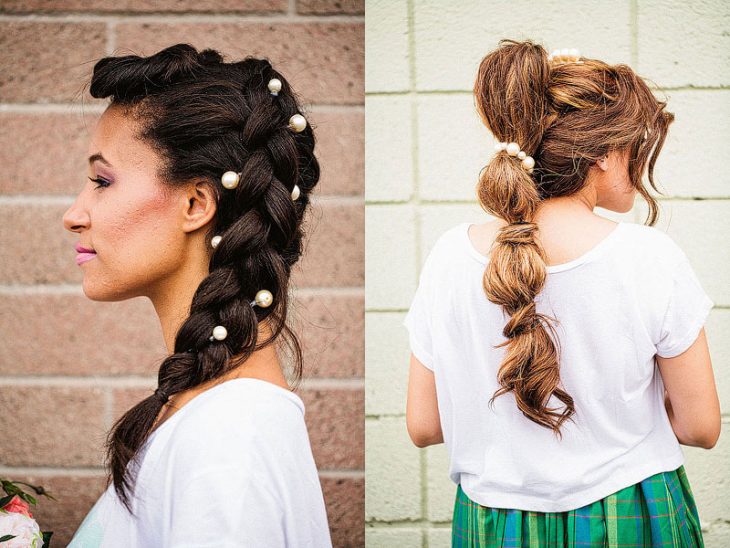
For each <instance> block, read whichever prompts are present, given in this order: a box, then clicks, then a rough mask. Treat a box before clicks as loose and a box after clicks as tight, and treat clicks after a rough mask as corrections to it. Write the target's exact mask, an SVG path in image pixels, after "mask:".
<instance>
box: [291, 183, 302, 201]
mask: <svg viewBox="0 0 730 548" xmlns="http://www.w3.org/2000/svg"><path fill="white" fill-rule="evenodd" d="M300 195H301V192H300V190H299V185H294V188H293V189H292V191H291V199H292V200H293V201H295V202H296V201H297V200H298V199H299V196H300Z"/></svg>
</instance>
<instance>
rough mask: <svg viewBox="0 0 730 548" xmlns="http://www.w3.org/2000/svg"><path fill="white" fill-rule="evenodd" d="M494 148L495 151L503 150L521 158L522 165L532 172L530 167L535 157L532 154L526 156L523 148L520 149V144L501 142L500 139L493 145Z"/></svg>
mask: <svg viewBox="0 0 730 548" xmlns="http://www.w3.org/2000/svg"><path fill="white" fill-rule="evenodd" d="M494 150H496V151H497V152H500V151H502V150H505V151H507V154H509V155H510V156H517V158H519V159H520V160H522V162H521V164H522V167H523V168H525V170H526V171H527V173H530V174H532V169H533V168H534V167H535V159H534V158H533V157H532V156H528V155H527V153H526V152H525V151H524V150H521V149H520V145H518V144H517V143H503V142H501V141H500V142H499V143H497V144H496V145H494Z"/></svg>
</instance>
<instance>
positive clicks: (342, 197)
mask: <svg viewBox="0 0 730 548" xmlns="http://www.w3.org/2000/svg"><path fill="white" fill-rule="evenodd" d="M74 200H76V196H69V195H66V194H57V195H54V194H36V195H33V194H0V206H4V205H71V204H73V202H74ZM310 203H311V204H312V205H328V206H329V205H336V206H352V205H357V206H364V205H365V198H364V197H363V195H362V194H322V195H317V194H316V193H315V194H311V195H310Z"/></svg>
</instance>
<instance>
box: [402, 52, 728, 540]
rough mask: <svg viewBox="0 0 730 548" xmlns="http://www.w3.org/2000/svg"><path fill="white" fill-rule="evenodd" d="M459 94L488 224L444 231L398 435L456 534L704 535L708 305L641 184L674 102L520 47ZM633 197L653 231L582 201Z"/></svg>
mask: <svg viewBox="0 0 730 548" xmlns="http://www.w3.org/2000/svg"><path fill="white" fill-rule="evenodd" d="M563 53H564V52H563ZM573 53H575V52H573ZM474 94H475V97H476V104H477V108H478V111H479V113H480V116H481V117H482V119H483V121H484V123H485V124H486V126H487V128H488V129H489V130H490V131H491V132H492V133H493V134H494V136H495V138H496V139H497V140H498V141H499V143H498V144H497V145H496V147H495V148H496V150H497V151H496V153H495V155H494V157H493V158H492V159H491V161H490V162H489V164H488V165H487V166H486V167H485V168H484V169H483V171H482V173H481V175H480V181H479V185H478V196H479V201H480V203H481V205H482V207H483V208H484V209H485V210H486V211H487V212H489V213H491V214H493V215H494V216H496V217H497V218H498V219H497V220H495V221H492V222H487V223H484V224H482V225H470V224H468V223H462V224H460V225H458V226H455V227H453V228H451V229H450V230H448V231H447V232H445V233H444V234H443V235H442V236H441V237H440V238H439V240H438V241H437V242H436V244H435V245H434V247H433V249H432V250H431V252H430V254H429V256H428V258H427V260H426V262H425V265H424V267H423V270H422V272H421V276H420V283H419V286H418V290H417V292H416V295H415V297H414V299H413V303H412V306H411V308H410V310H409V312H408V314H407V316H406V319H405V322H404V323H405V325H406V326H407V327H408V329H409V334H410V344H411V349H412V355H411V365H410V379H409V386H408V403H407V426H408V431H409V434H410V436H411V438H412V440H413V442H414V443H415V444H416V445H417V446H419V447H424V446H427V445H431V444H436V443H442V442H443V443H445V444H446V448H447V450H448V453H449V457H450V470H449V475H450V478H451V479H452V480H453V481H454V482H455V483H456V484H457V485H458V487H457V493H456V500H455V504H454V519H453V523H452V543H453V546H459V547H461V546H523V545H524V546H526V545H527V544H528V543H529V545H530V546H538V545H539V546H589V545H590V546H604V545H608V546H618V545H621V546H702V545H703V540H702V533H701V530H700V524H699V516H698V511H697V508H696V505H695V502H694V499H693V496H692V491H691V488H690V484H689V482H688V479H687V475H686V474H685V470H684V467H683V462H684V459H683V453H682V450H681V448H680V444H684V445H689V446H695V447H704V448H707V449H710V448H712V447H713V446H714V445H715V443H716V441H717V439H718V436H719V433H720V407H719V401H718V396H717V391H716V388H715V383H714V378H713V373H712V366H711V362H710V355H709V351H708V345H707V340H706V338H705V333H704V327H703V325H704V322H705V319H706V317H707V314H708V313H709V311H710V309H711V308H712V306H713V304H714V303H713V302H712V301H711V300H710V298H709V297H708V296H707V295H706V293H705V292H704V291H703V289H702V287H701V286H700V283H699V282H698V280H697V277H696V275H695V273H694V271H693V269H692V267H691V266H690V263H689V262H688V259H687V256H686V255H685V254H684V252H683V251H682V250H681V249H680V248H679V247H678V246H677V245H676V244H675V243H674V241H673V240H672V239H671V238H670V237H669V236H668V235H666V234H665V233H664V232H662V231H660V230H659V229H657V228H655V227H654V226H653V225H654V224H655V222H656V219H657V210H658V207H657V204H656V202H655V201H654V199H653V198H652V197H651V196H650V195H649V193H648V192H647V190H646V189H645V188H644V186H643V185H642V181H641V178H642V174H643V172H644V169H645V167H646V165H647V162H648V173H649V181H650V182H651V185H652V187H654V188H655V189H656V186H655V185H654V180H653V168H654V164H655V162H656V158H657V156H658V154H659V152H660V150H661V147H662V145H663V142H664V139H665V137H666V132H667V128H668V126H669V124H670V123H671V121H672V120H673V115H672V114H671V113H669V112H665V111H664V108H665V106H666V103H663V102H660V101H658V100H657V99H656V98H655V97H654V96H653V95H652V93H651V91H650V89H649V88H648V86H647V85H646V84H645V83H644V82H643V81H642V80H641V79H640V78H639V77H638V76H637V75H636V74H635V73H634V72H633V71H632V70H631V69H630V68H629V67H628V66H626V65H614V66H611V65H608V64H606V63H603V62H601V61H598V60H595V59H587V58H580V57H578V56H574V55H572V54H571V55H560V54H556V55H548V53H547V52H546V51H545V49H543V47H541V46H539V45H536V44H534V43H533V42H532V41H529V40H528V41H524V42H516V41H512V40H503V41H502V42H501V43H500V47H499V48H498V49H496V50H495V51H493V52H491V53H490V54H488V55H487V56H486V57H485V58H484V59H483V60H482V62H481V65H480V68H479V74H478V77H477V80H476V83H475V86H474ZM514 143H516V144H514ZM652 150H653V152H652ZM650 154H651V158H649V157H650ZM637 192H638V193H640V194H641V195H642V196H643V197H644V198H645V199H646V201H647V202H648V205H649V208H650V215H649V217H650V218H649V222H648V225H637V224H630V223H625V222H619V223H615V222H612V221H609V220H607V219H605V218H602V217H600V216H598V215H596V214H595V213H594V212H593V209H594V208H595V207H596V206H600V207H602V208H605V209H608V210H611V211H615V212H617V213H625V212H628V211H630V210H631V208H632V206H633V203H634V197H635V195H636V193H637Z"/></svg>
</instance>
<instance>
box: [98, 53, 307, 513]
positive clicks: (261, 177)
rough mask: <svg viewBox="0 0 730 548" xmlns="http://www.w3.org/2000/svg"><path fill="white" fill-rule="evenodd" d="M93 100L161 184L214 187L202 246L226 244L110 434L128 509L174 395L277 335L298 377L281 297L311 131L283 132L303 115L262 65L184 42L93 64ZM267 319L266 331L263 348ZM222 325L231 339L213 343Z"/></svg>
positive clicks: (294, 249) (115, 477)
mask: <svg viewBox="0 0 730 548" xmlns="http://www.w3.org/2000/svg"><path fill="white" fill-rule="evenodd" d="M274 78H275V79H278V80H279V81H280V82H281V89H280V90H279V91H278V94H276V95H274V94H272V93H271V92H270V91H269V89H268V87H267V86H268V83H269V81H270V80H272V79H274ZM90 93H91V95H92V96H93V97H96V98H105V97H109V98H111V104H114V105H118V106H120V107H122V108H123V109H124V113H125V115H130V116H132V117H133V118H134V119H135V120H137V121H139V122H140V128H141V129H140V133H139V136H138V137H139V138H140V139H142V140H143V141H145V142H147V143H148V144H149V145H151V146H152V147H153V149H154V150H155V151H156V152H157V153H158V154H159V155H160V157H161V158H162V159H163V162H162V167H161V168H160V172H159V173H158V174H157V176H158V178H159V179H160V181H162V182H163V184H165V185H168V186H170V187H175V186H177V185H181V184H183V183H186V182H189V181H191V180H203V181H208V182H209V183H210V186H211V188H212V189H214V193H215V200H216V205H217V208H216V215H215V217H214V219H213V221H212V222H211V223H210V224H211V225H212V226H211V227H210V229H209V232H208V234H207V238H206V242H208V243H210V241H211V238H212V236H213V235H214V234H215V235H219V236H221V238H220V241H219V243H217V245H216V246H215V247H212V246H211V247H210V248H209V249H211V250H212V252H211V255H210V262H209V274H208V276H207V277H206V278H205V279H204V280H203V281H202V282H201V283H200V286H199V287H198V289H197V291H196V292H195V294H194V296H193V300H192V304H191V306H190V315H189V316H188V318H187V319H186V320H185V321H184V323H183V324H182V326H181V327H180V329H179V331H178V332H177V335H176V338H175V346H174V353H173V354H171V355H169V356H167V357H166V358H165V359H164V360H163V362H162V364H161V365H160V368H159V373H158V388H157V390H156V391H155V393H154V394H152V395H150V396H149V397H147V398H145V399H144V400H142V401H141V402H140V403H138V404H137V405H135V406H134V407H132V408H131V409H130V410H129V411H127V412H126V413H125V414H124V415H123V416H122V417H121V418H120V419H119V420H118V421H117V422H116V423H115V424H114V426H113V427H112V430H111V432H110V433H109V436H108V438H107V442H106V450H107V461H108V464H109V466H110V474H111V480H112V481H113V483H114V488H115V490H116V492H117V494H118V495H119V497H120V499H121V500H122V502H123V503H124V505H125V506H126V508H127V509H128V510H129V511H130V513H131V512H132V510H131V503H130V500H129V498H130V497H129V492H130V491H131V490H132V488H133V485H134V475H133V472H132V467H131V466H130V467H128V464H129V463H130V461H132V460H133V459H134V457H135V455H136V454H137V452H138V450H139V448H140V447H141V446H142V444H143V443H144V442H145V440H146V439H147V437H148V436H149V434H150V431H151V429H152V427H153V426H154V423H155V419H156V418H157V416H158V414H159V412H160V411H161V409H162V407H163V405H164V404H165V402H166V401H167V399H168V398H169V397H170V396H172V395H173V394H175V393H178V392H181V391H183V390H186V389H189V388H192V387H195V386H198V385H200V384H202V383H205V382H206V381H210V380H211V379H215V378H218V377H220V376H222V375H223V374H225V373H226V372H227V371H230V370H232V369H234V368H235V367H237V366H238V365H240V364H241V363H243V362H244V361H245V360H246V359H248V358H249V357H250V356H251V354H252V353H253V352H254V351H255V350H257V349H259V348H262V347H264V346H267V345H269V344H271V343H273V342H274V340H275V339H277V338H279V337H280V336H281V337H282V338H283V340H285V341H286V343H287V346H288V348H289V349H290V350H291V353H292V354H293V371H292V374H291V377H292V379H293V380H294V381H295V383H296V382H298V381H299V380H300V379H301V375H302V353H301V348H300V345H299V342H298V340H297V337H296V335H295V334H294V333H293V332H292V331H291V330H290V329H289V327H288V326H287V325H286V319H287V295H288V286H289V277H290V273H291V268H292V266H293V265H294V264H295V263H296V262H297V260H298V259H299V257H300V255H301V253H302V235H303V234H302V220H303V217H304V213H305V210H306V209H307V205H308V203H309V193H310V192H311V191H312V189H313V188H314V186H315V185H316V184H317V181H318V180H319V164H318V163H317V160H316V158H315V157H314V153H313V151H314V135H313V133H312V129H311V127H310V126H309V125H307V127H306V128H305V129H304V130H303V131H293V130H292V129H290V128H289V126H288V124H289V119H290V117H291V116H292V115H294V114H297V113H298V112H299V111H300V109H299V106H298V104H297V100H296V98H295V96H294V94H293V92H292V90H291V88H290V86H289V84H288V83H287V81H286V79H285V78H284V77H283V76H282V75H281V74H279V73H278V72H276V71H275V70H274V69H273V68H272V66H271V64H270V63H269V62H268V61H266V60H263V59H254V58H246V59H245V60H243V61H240V62H233V63H225V62H224V61H223V58H222V56H221V55H220V54H219V53H218V52H217V51H215V50H211V49H206V50H203V51H200V52H199V51H197V50H196V49H195V48H194V47H192V46H190V45H188V44H177V45H175V46H172V47H169V48H166V49H163V50H162V51H160V52H158V53H156V54H154V55H152V56H150V57H139V56H134V55H130V56H123V57H106V58H104V59H101V60H100V61H98V62H97V63H96V65H95V66H94V72H93V76H92V79H91V86H90ZM226 171H235V172H237V173H239V174H240V180H239V183H238V186H236V187H235V189H226V188H223V187H222V185H221V175H222V174H223V173H225V172H226ZM295 185H296V186H298V188H299V196H298V197H296V199H293V196H292V191H293V190H294V187H295ZM295 196H296V194H295ZM261 289H267V290H269V291H270V292H271V294H272V295H273V304H271V306H268V307H260V306H252V304H251V301H253V300H254V298H255V296H256V293H257V292H258V291H259V290H261ZM263 320H266V323H267V324H268V327H269V328H270V335H269V336H268V337H267V338H262V340H259V337H258V335H259V322H261V321H263ZM217 325H223V326H225V327H226V329H227V332H228V334H227V336H226V337H225V339H224V340H223V341H215V343H213V342H211V341H210V340H209V337H210V334H211V333H212V331H213V328H214V327H215V326H217Z"/></svg>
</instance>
